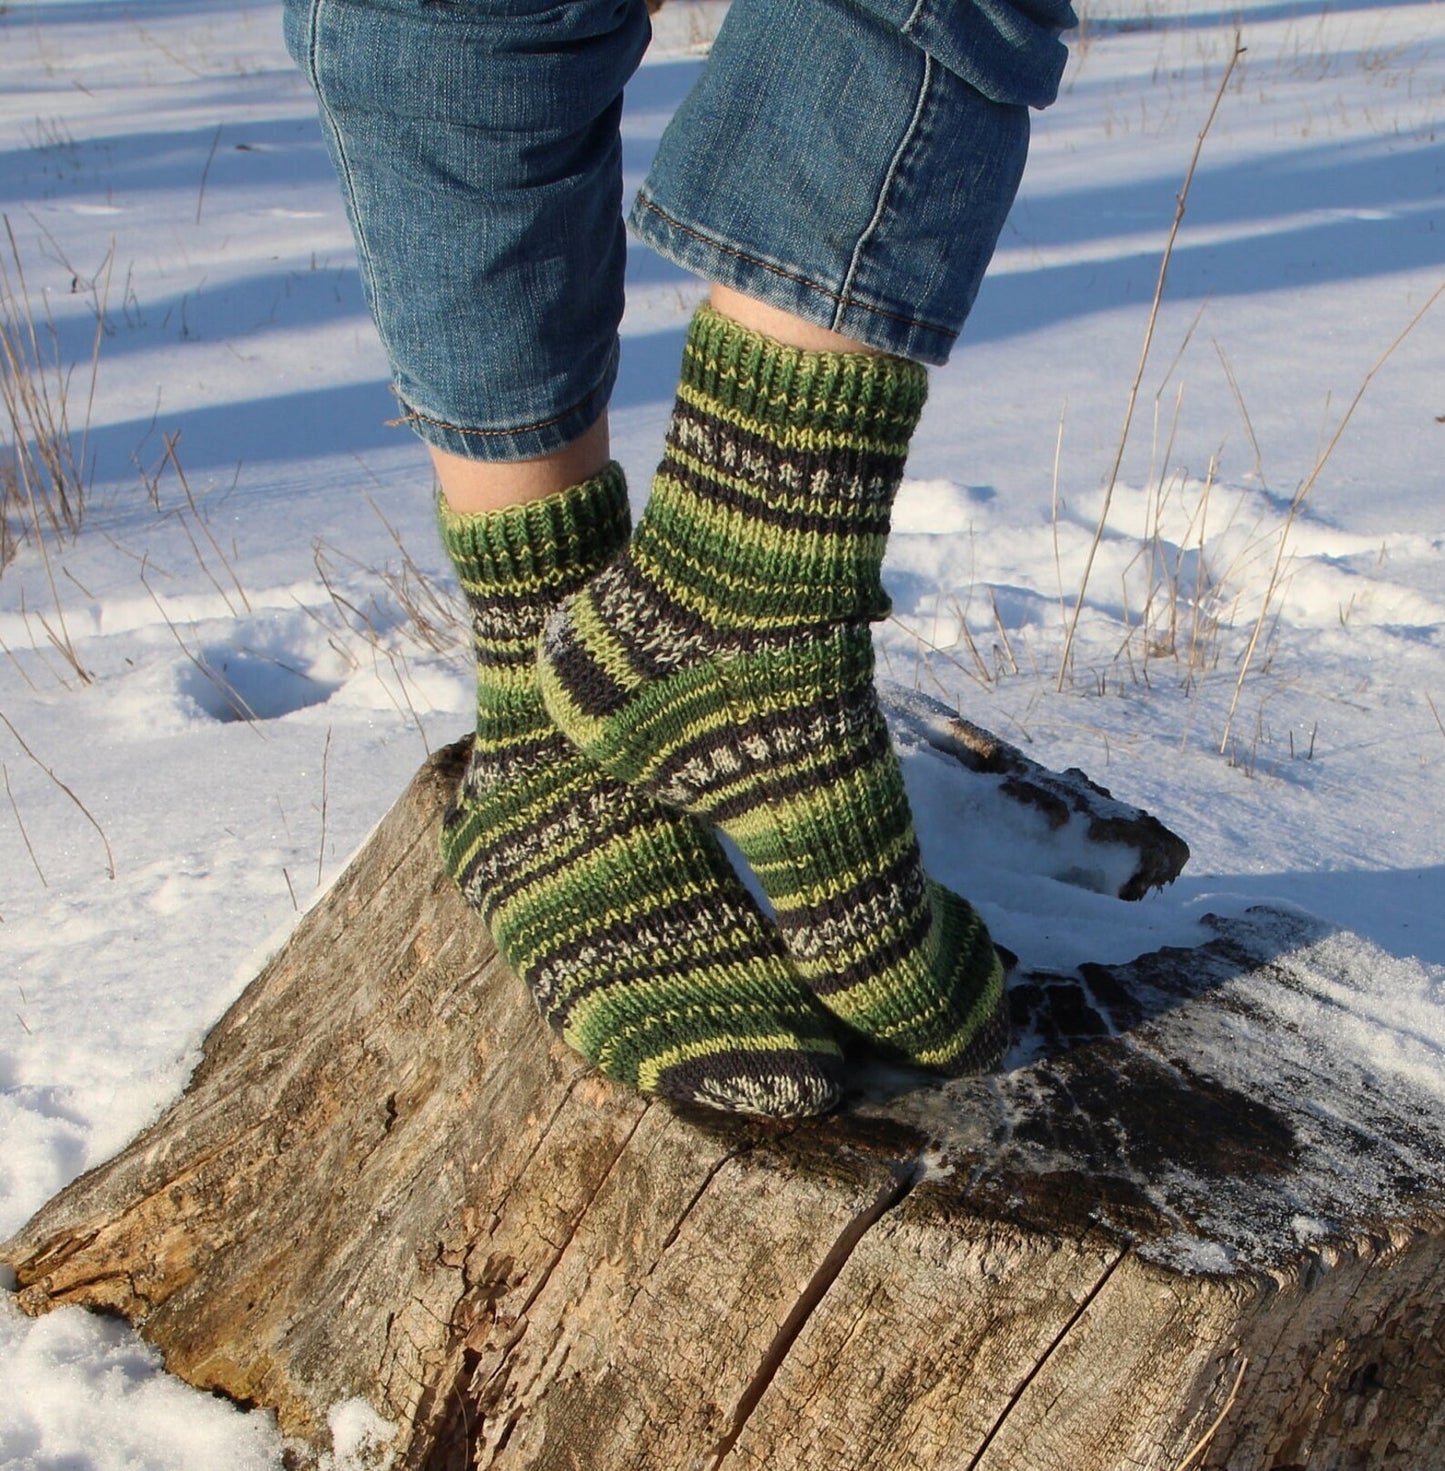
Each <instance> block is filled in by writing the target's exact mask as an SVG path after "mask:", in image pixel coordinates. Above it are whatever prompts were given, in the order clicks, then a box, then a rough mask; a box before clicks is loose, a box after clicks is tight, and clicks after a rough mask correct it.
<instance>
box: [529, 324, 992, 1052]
mask: <svg viewBox="0 0 1445 1471" xmlns="http://www.w3.org/2000/svg"><path fill="white" fill-rule="evenodd" d="M926 388H927V378H926V375H925V372H924V370H923V369H922V368H920V367H918V366H917V365H916V364H912V363H908V362H904V361H903V360H901V359H898V358H889V357H875V356H871V355H868V354H862V353H818V352H802V351H798V350H795V349H792V348H787V347H784V346H782V345H781V344H779V343H776V342H773V341H771V340H770V339H769V338H766V337H763V336H760V335H759V334H757V333H754V332H751V331H748V330H746V329H745V328H742V327H740V326H739V325H738V324H736V323H734V322H731V321H730V320H729V319H727V318H726V317H723V316H721V315H719V314H718V313H716V312H713V311H711V310H709V309H706V308H704V309H703V310H702V311H701V312H699V314H698V316H697V317H696V318H695V320H694V322H693V326H692V329H691V331H690V332H689V334H688V342H687V347H686V350H685V353H684V358H683V371H682V381H681V385H680V387H679V390H678V400H677V405H676V408H675V409H674V412H673V418H672V425H671V428H670V431H669V434H668V441H667V449H666V453H665V455H664V458H663V461H662V465H661V467H660V469H659V470H658V474H657V478H656V480H655V481H654V483H653V493H652V499H651V502H650V503H649V505H648V508H647V512H646V514H645V515H644V516H643V518H642V521H641V522H640V523H639V525H638V528H637V531H636V533H635V534H634V536H633V538H632V541H631V544H630V545H629V547H628V548H627V550H626V551H625V552H624V553H623V554H622V555H621V556H620V557H619V558H617V559H616V560H615V561H614V562H613V563H612V564H611V565H610V566H609V567H608V568H607V569H606V570H605V571H604V572H602V573H601V574H600V575H599V576H597V577H596V578H594V579H593V580H592V581H591V582H590V583H589V584H588V585H587V586H586V587H585V588H584V589H582V591H581V592H579V593H578V594H576V595H575V596H574V597H572V598H570V599H569V600H568V601H567V602H566V603H565V604H564V606H563V608H562V609H561V610H560V611H559V612H558V614H557V615H556V616H555V617H554V618H553V619H552V620H551V622H550V623H549V625H548V628H547V632H546V636H545V639H544V642H543V646H542V650H541V657H540V660H539V666H538V667H539V673H540V677H541V684H542V693H543V698H544V699H545V700H546V702H547V706H548V708H549V710H550V711H551V713H552V716H553V718H554V719H555V720H556V722H557V724H558V725H559V726H560V727H561V729H562V730H563V731H564V732H565V733H566V734H567V736H568V737H570V739H571V740H572V741H573V742H574V743H575V744H576V745H577V747H578V748H579V749H581V750H583V751H585V752H586V753H587V754H588V755H589V756H591V757H592V758H593V759H594V760H595V761H596V762H597V763H598V764H599V765H600V766H602V767H604V768H605V769H606V770H608V771H610V772H612V774H613V775H615V776H617V777H619V778H620V779H621V780H623V781H625V782H627V783H628V784H629V785H632V786H634V787H636V788H639V789H642V790H644V791H647V792H650V793H652V794H653V795H655V796H656V797H658V798H659V799H660V800H661V801H663V802H665V803H667V804H669V805H670V806H673V807H677V808H681V809H683V810H685V811H688V812H691V813H694V814H696V815H698V816H700V817H703V818H705V819H707V820H708V821H710V822H712V823H715V824H716V825H717V826H719V827H721V828H722V829H723V831H725V832H726V833H727V834H728V835H729V836H730V837H731V838H732V839H733V840H734V841H735V842H736V843H737V845H738V847H739V848H740V849H741V850H742V853H743V855H744V857H745V858H746V859H747V860H748V862H749V863H750V864H751V865H752V868H753V870H754V872H755V873H756V874H757V876H758V879H759V881H760V883H761V884H762V887H763V889H764V891H765V892H766V893H767V895H768V898H769V899H770V900H771V902H772V904H773V907H774V910H775V912H776V916H777V922H778V926H779V928H780V930H781V932H782V934H783V937H784V939H785V940H786V942H787V945H788V949H789V951H790V953H791V955H792V957H793V962H794V965H795V966H796V968H797V971H798V973H799V975H801V976H802V978H803V979H804V980H805V981H806V982H807V983H808V984H809V986H811V987H812V989H813V990H814V991H815V993H816V994H817V995H818V997H819V998H820V999H821V1000H822V1002H823V1003H824V1005H826V1006H827V1007H828V1008H829V1009H830V1010H831V1011H832V1012H834V1013H835V1015H837V1016H838V1017H840V1018H842V1020H843V1021H845V1022H846V1023H847V1024H848V1025H849V1026H851V1027H852V1028H853V1029H855V1030H856V1031H857V1032H860V1033H862V1034H864V1035H865V1036H866V1037H868V1038H869V1039H870V1040H871V1041H872V1043H873V1044H874V1045H875V1047H877V1048H878V1049H880V1050H881V1051H882V1052H883V1053H884V1054H885V1055H888V1056H891V1057H894V1058H896V1059H901V1060H905V1061H909V1062H913V1063H921V1064H924V1065H926V1066H930V1067H935V1068H938V1069H940V1070H941V1071H944V1072H947V1073H950V1074H960V1073H965V1072H973V1071H979V1070H982V1069H985V1068H987V1067H990V1066H992V1065H993V1064H994V1063H996V1062H997V1060H998V1058H999V1056H1000V1055H1001V1053H1002V1051H1003V1048H1004V1046H1005V1045H1006V1042H1007V1023H1006V1019H1005V1014H1004V1006H1003V968H1002V966H1001V964H1000V962H999V958H998V956H997V954H996V953H995V951H994V948H993V945H992V943H991V942H990V940H989V937H988V933H987V931H986V930H985V928H984V926H983V923H982V921H981V920H980V919H979V917H978V915H977V914H976V913H975V912H974V910H973V909H972V908H971V907H970V906H969V905H968V904H967V903H966V902H965V901H964V900H962V899H960V898H959V897H958V896H957V895H955V894H952V893H949V892H948V891H947V890H946V889H943V888H941V887H939V886H937V885H935V884H933V883H931V882H930V881H929V880H928V879H927V878H926V877H925V875H924V872H923V867H922V863H921V860H920V856H919V851H918V844H917V839H916V837H915V835H914V830H913V820H912V815H911V813H910V811H909V808H908V799H907V796H906V794H905V792H904V787H903V775H902V771H901V769H900V767H899V765H898V759H897V757H896V756H895V755H894V753H893V750H892V747H891V745H890V743H889V738H888V729H887V726H886V724H885V722H884V719H883V715H882V712H881V711H880V709H879V706H878V700H877V695H876V693H875V691H874V686H873V645H872V639H871V637H870V634H869V630H868V623H869V621H870V620H871V619H876V618H879V617H881V616H883V614H884V613H885V612H886V611H887V608H888V599H887V596H886V594H885V593H884V590H883V585H882V582H881V579H880V573H881V568H882V562H883V548H884V543H885V541H886V539H887V535H888V520H889V513H890V509H891V506H892V502H893V497H894V495H895V493H896V491H897V488H898V484H899V481H900V479H901V477H902V473H903V464H904V460H905V457H906V455H907V449H908V440H909V437H910V435H911V434H912V431H913V428H914V426H915V424H916V423H917V420H918V415H919V413H920V411H921V410H922V407H923V400H924V396H925V393H926Z"/></svg>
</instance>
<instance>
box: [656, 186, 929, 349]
mask: <svg viewBox="0 0 1445 1471" xmlns="http://www.w3.org/2000/svg"><path fill="white" fill-rule="evenodd" d="M637 203H638V204H640V205H641V206H642V207H643V208H644V209H649V210H651V211H652V213H653V214H655V215H656V216H657V217H658V218H659V219H661V220H664V221H666V223H667V224H669V225H671V226H672V227H673V228H674V229H676V230H681V231H682V233H683V234H684V235H688V236H691V237H692V239H694V240H697V241H700V242H701V243H702V244H704V245H706V246H708V247H709V248H711V249H713V250H719V251H721V252H722V253H723V254H724V255H730V256H733V257H734V258H735V259H737V260H742V261H746V262H747V263H748V264H749V265H752V266H757V267H758V268H759V269H760V270H764V271H770V272H771V273H772V274H773V275H775V276H781V277H783V278H784V279H785V280H788V281H796V282H797V283H798V284H799V285H800V286H806V287H807V288H808V289H809V290H810V291H816V292H818V294H819V295H821V296H826V297H828V298H829V300H831V301H835V302H837V303H838V304H839V307H840V308H854V307H856V308H857V309H858V310H859V311H862V312H870V313H871V314H872V315H873V316H876V317H887V318H888V319H889V320H890V321H894V322H902V323H904V324H905V325H906V326H909V327H918V328H921V329H922V330H923V331H925V332H936V333H937V334H938V335H939V336H940V337H943V338H945V339H947V340H948V341H949V342H953V341H956V340H957V338H958V333H957V332H955V331H953V329H952V328H949V327H941V326H939V325H938V324H937V323H935V322H929V321H927V320H925V319H924V318H922V317H911V316H908V315H907V314H905V313H903V312H894V311H889V310H888V308H887V307H881V306H873V305H871V304H870V303H868V302H866V301H859V300H858V299H857V298H856V297H848V296H845V295H844V294H843V293H842V292H838V291H830V290H829V289H828V287H826V286H820V285H818V283H817V282H816V281H811V280H809V279H808V278H807V277H806V276H804V275H801V274H800V273H799V272H797V271H790V270H788V269H787V268H786V267H784V266H775V265H774V264H773V263H772V262H771V261H765V260H760V259H759V258H758V257H757V256H755V255H749V254H748V252H747V251H745V250H739V249H738V248H737V247H736V246H735V245H726V244H724V243H723V242H722V241H721V240H714V239H713V238H712V236H710V235H705V234H703V232H702V231H701V230H695V229H693V228H692V226H691V225H685V224H683V222H682V221H681V220H678V219H674V218H673V216H672V215H670V214H668V212H667V211H666V210H665V209H662V208H661V207H660V206H659V205H656V204H654V203H653V202H652V200H650V199H648V198H646V197H645V196H643V195H639V196H638V198H637Z"/></svg>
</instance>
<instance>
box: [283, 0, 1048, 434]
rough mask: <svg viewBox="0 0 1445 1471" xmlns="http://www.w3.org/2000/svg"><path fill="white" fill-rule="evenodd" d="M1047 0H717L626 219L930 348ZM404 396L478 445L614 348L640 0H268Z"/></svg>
mask: <svg viewBox="0 0 1445 1471" xmlns="http://www.w3.org/2000/svg"><path fill="white" fill-rule="evenodd" d="M1072 20H1073V16H1072V12H1071V11H1070V10H1069V8H1068V5H1067V3H1065V0H734V3H733V5H732V8H731V10H730V12H729V14H728V17H727V19H726V21H725V22H724V25H723V28H722V31H721V34H720V35H719V37H718V40H717V43H716V44H715V46H714V48H713V52H712V55H711V57H710V58H709V60H708V62H707V64H706V66H705V67H704V68H703V72H702V76H701V78H700V79H699V81H698V83H697V85H696V86H695V87H694V89H693V92H692V94H691V95H690V96H689V97H688V98H687V99H686V100H685V101H684V103H683V105H682V106H681V108H679V110H678V112H677V114H676V116H675V117H674V119H673V121H672V123H671V124H670V126H669V127H668V129H667V132H666V134H665V136H664V138H663V142H662V145H661V148H660V150H659V152H658V155H657V159H656V162H655V164H654V166H653V168H652V170H651V172H650V174H649V176H648V180H647V183H646V184H645V185H644V188H643V190H642V192H641V194H640V195H639V197H638V200H637V202H636V204H635V205H634V208H633V211H632V214H631V217H630V224H631V225H632V227H633V229H634V231H635V232H636V233H637V234H638V235H639V236H640V237H641V238H642V239H644V240H646V241H647V242H648V243H649V244H650V245H651V246H653V248H654V249H656V250H658V251H659V252H660V253H661V254H663V255H665V256H667V257H668V258H670V259H672V260H674V261H676V262H678V263H679V264H680V265H682V266H684V267H686V268H687V269H689V270H692V271H694V272H696V273H697V274H699V275H701V276H703V277H705V278H706V279H708V280H711V281H716V282H721V283H722V284H725V285H728V286H732V287H734V288H736V289H737V290H739V291H743V292H745V293H747V294H748V295H750V296H754V297H757V298H759V299H761V300H763V301H767V302H769V303H771V304H773V305H775V306H779V307H782V308H784V309H785V310H789V311H792V312H795V313H797V314H798V315H800V316H802V317H805V318H807V319H808V320H810V321H813V322H816V323H818V324H819V325H822V326H826V327H831V328H833V329H834V330H836V331H839V332H842V333H844V334H846V335H848V336H851V337H855V338H857V339H859V340H860V341H863V342H867V343H869V344H870V345H872V346H875V347H878V348H881V349H883V350H885V351H888V352H894V353H898V354H900V355H902V356H906V357H912V358H915V359H917V360H919V361H922V362H927V363H942V362H944V361H946V359H947V357H948V354H949V351H950V350H951V348H952V345H953V342H954V340H955V339H956V337H957V336H958V333H959V330H960V329H961V327H962V326H963V322H964V319H965V318H966V317H967V315H968V312H969V309H970V307H971V306H972V304H973V300H974V296H975V294H976V293H977V290H978V286H979V282H980V281H981V279H982V277H983V272H984V269H985V267H986V266H987V264H988V260H989V258H990V256H991V255H992V253H993V250H994V246H995V244H996V243H997V239H998V235H999V231H1000V230H1001V229H1002V227H1003V222H1004V218H1005V216H1006V215H1007V213H1008V208H1009V205H1010V204H1011V203H1012V201H1013V197H1014V193H1015V191H1016V190H1017V187H1018V182H1019V178H1020V175H1021V173H1022V170H1023V165H1024V159H1025V155H1026V153H1027V149H1028V111H1027V109H1028V107H1029V106H1042V105H1044V104H1045V103H1047V102H1048V101H1050V100H1051V99H1052V98H1053V96H1054V93H1055V91H1056V89H1057V86H1058V80H1059V75H1060V72H1061V70H1062V65H1063V57H1064V48H1063V46H1062V44H1061V43H1060V42H1059V40H1058V30H1059V28H1060V27H1062V26H1065V25H1068V24H1071V23H1072ZM285 21H286V39H287V44H288V46H289V48H290V51H291V54H292V56H293V57H294V58H295V60H296V61H297V63H298V64H299V65H300V66H301V67H302V68H303V70H304V71H305V72H306V74H307V76H308V77H309V79H310V81H311V83H312V85H313V87H314V88H315V90H316V93H317V97H318V101H319V106H320V112H321V119H322V124H323V129H324V132H325V136H326V140H327V144H328V147H329V148H330V151H331V155H332V160H333V162H334V164H335V165H336V170H337V173H338V176H339V177H340V180H341V185H342V192H343V194H344V196H345V198H346V204H347V209H348V211H349V214H350V218H351V224H352V228H353V232H354V234H355V236H356V243H357V253H358V258H359V260H360V266H361V273H362V280H363V283H364V285H365V288H366V292H367V298H368V301H369V303H370V305H371V309H372V312H373V315H374V316H375V318H376V322H377V326H378V329H379V330H380V333H381V337H382V341H383V344H384V345H385V347H386V350H387V354H388V356H389V358H390V360H391V364H392V370H393V374H394V378H395V389H396V393H397V395H398V398H399V399H400V402H401V406H402V413H403V415H404V416H405V417H406V419H407V420H408V421H409V422H410V423H411V425H412V427H413V428H415V430H416V431H417V433H418V434H420V435H421V437H422V438H423V439H425V440H426V441H427V442H429V443H431V444H434V445H436V446H438V447H440V448H442V449H445V450H450V451H451V452H452V453H454V454H459V455H463V456H465V457H468V458H472V459H480V460H513V459H529V458H534V457H537V456H539V455H543V454H547V453H549V452H551V451H552V450H555V449H558V448H560V447H561V446H562V445H565V444H567V443H568V442H570V441H571V440H573V439H575V438H576V437H577V436H578V435H580V434H581V433H582V432H583V431H584V430H585V429H587V428H588V427H589V426H590V425H591V424H592V423H593V422H594V420H596V418H597V417H598V416H599V414H601V413H602V411H603V410H604V409H605V408H606V405H607V400H608V397H609V395H610V393H611V391H612V387H613V384H614V381H615V378H616V372H617V353H618V339H617V328H618V324H619V322H620V320H621V313H622V284H623V265H624V252H625V248H626V246H625V237H624V232H623V228H622V198H621V196H622V170H621V148H620V140H619V136H618V121H619V117H620V110H621V101H622V91H623V88H624V86H625V85H626V83H627V80H628V79H629V78H630V77H631V75H632V73H633V71H634V70H635V69H636V67H637V65H638V62H639V61H640V60H641V58H642V55H643V52H644V50H645V48H646V45H647V41H648V37H649V23H648V19H647V13H646V5H645V0H286V4H285Z"/></svg>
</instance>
